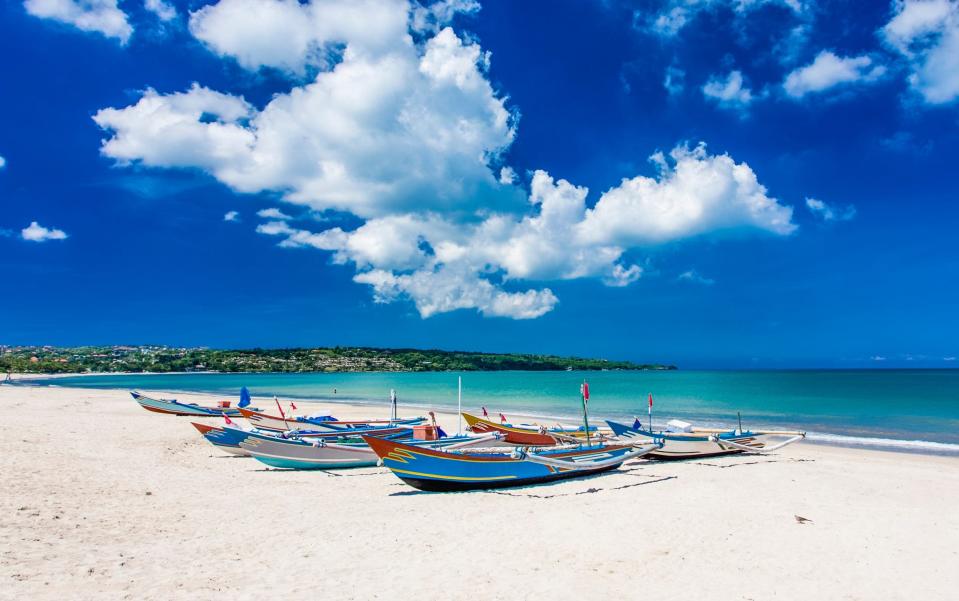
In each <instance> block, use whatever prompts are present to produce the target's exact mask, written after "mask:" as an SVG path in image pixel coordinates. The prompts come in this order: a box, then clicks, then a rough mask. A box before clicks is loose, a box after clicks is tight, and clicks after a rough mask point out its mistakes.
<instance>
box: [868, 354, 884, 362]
mask: <svg viewBox="0 0 959 601" xmlns="http://www.w3.org/2000/svg"><path fill="white" fill-rule="evenodd" d="M870 359H871V360H873V361H885V360H886V358H885V357H883V356H882V355H873V356H872V357H870Z"/></svg>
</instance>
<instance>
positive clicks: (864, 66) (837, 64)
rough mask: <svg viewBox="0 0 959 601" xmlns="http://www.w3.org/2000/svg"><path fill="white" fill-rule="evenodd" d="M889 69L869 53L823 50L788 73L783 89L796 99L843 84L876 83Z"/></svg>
mask: <svg viewBox="0 0 959 601" xmlns="http://www.w3.org/2000/svg"><path fill="white" fill-rule="evenodd" d="M885 72H886V68H885V67H884V66H883V65H877V64H875V61H873V59H872V58H870V57H868V56H855V57H840V56H836V55H835V54H833V53H832V52H830V51H828V50H823V51H822V52H820V53H819V54H818V55H817V56H816V58H815V60H813V62H812V63H810V64H808V65H806V66H804V67H800V68H798V69H796V70H794V71H792V72H791V73H790V74H789V75H787V76H786V79H785V81H783V89H785V90H786V93H787V94H788V95H789V96H791V97H793V98H802V97H803V96H805V95H807V94H811V93H816V92H824V91H826V90H828V89H831V88H834V87H836V86H839V85H843V84H846V85H848V84H853V83H870V82H874V81H877V80H878V79H879V78H881V77H882V76H883V75H884V74H885Z"/></svg>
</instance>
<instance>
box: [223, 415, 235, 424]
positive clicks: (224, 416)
mask: <svg viewBox="0 0 959 601" xmlns="http://www.w3.org/2000/svg"><path fill="white" fill-rule="evenodd" d="M223 419H225V420H226V425H228V426H232V425H233V420H231V419H230V416H229V415H227V414H226V413H224V414H223Z"/></svg>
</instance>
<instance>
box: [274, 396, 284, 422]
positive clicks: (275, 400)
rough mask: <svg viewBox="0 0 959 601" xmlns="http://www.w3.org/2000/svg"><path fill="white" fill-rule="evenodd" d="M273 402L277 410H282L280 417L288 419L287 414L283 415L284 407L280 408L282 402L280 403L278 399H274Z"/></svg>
mask: <svg viewBox="0 0 959 601" xmlns="http://www.w3.org/2000/svg"><path fill="white" fill-rule="evenodd" d="M273 402H274V403H276V408H277V409H279V410H280V417H282V418H283V419H286V414H285V413H283V407H281V406H280V401H278V400H277V399H276V397H273Z"/></svg>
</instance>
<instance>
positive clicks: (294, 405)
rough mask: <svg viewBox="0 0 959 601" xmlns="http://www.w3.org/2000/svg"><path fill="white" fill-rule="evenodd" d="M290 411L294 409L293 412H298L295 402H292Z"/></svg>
mask: <svg viewBox="0 0 959 601" xmlns="http://www.w3.org/2000/svg"><path fill="white" fill-rule="evenodd" d="M290 409H292V410H293V411H296V403H294V402H293V401H290Z"/></svg>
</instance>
